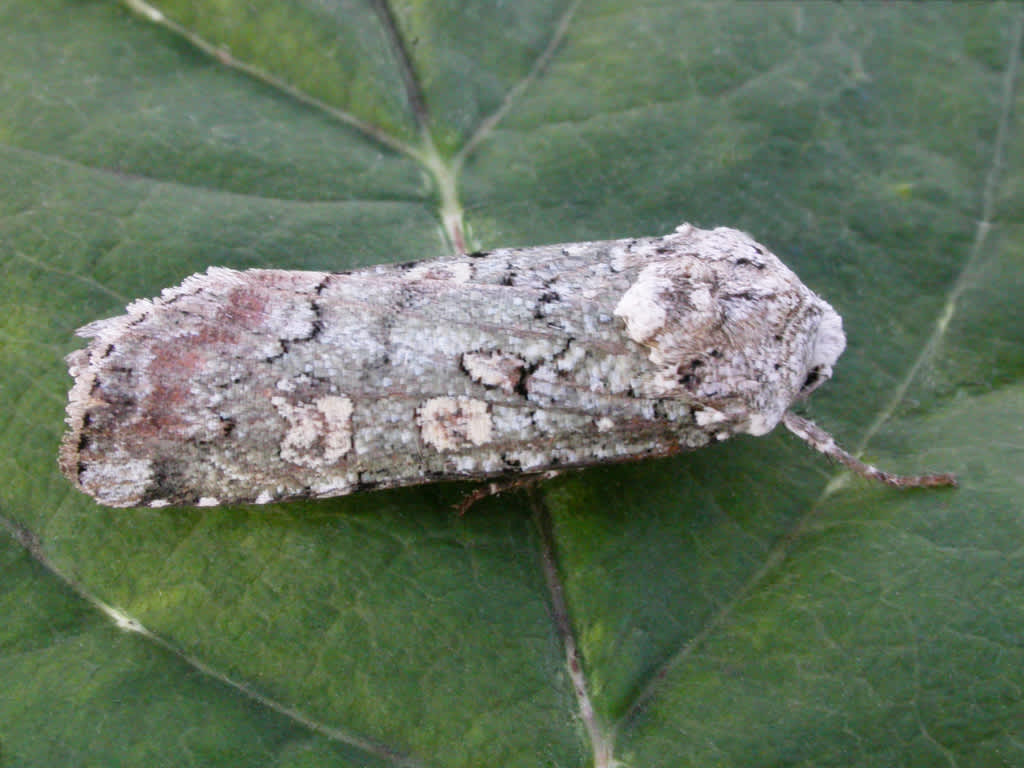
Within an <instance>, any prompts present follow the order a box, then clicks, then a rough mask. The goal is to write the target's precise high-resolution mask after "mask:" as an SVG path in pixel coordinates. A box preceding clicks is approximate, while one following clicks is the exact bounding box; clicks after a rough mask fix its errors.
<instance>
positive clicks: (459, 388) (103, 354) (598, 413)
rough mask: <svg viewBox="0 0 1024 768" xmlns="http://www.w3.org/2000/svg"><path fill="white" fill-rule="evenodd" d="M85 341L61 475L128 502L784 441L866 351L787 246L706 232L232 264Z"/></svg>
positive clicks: (252, 496) (86, 331)
mask: <svg viewBox="0 0 1024 768" xmlns="http://www.w3.org/2000/svg"><path fill="white" fill-rule="evenodd" d="M80 333H81V334H82V335H83V336H86V337H89V338H91V342H90V343H89V345H88V346H87V347H86V348H85V349H84V350H80V351H77V352H74V353H72V354H71V355H70V356H69V357H68V362H69V367H70V371H71V374H72V376H73V377H74V379H75V383H74V386H73V388H72V390H71V392H70V395H69V403H68V416H67V422H68V425H69V430H68V432H67V433H66V435H65V438H64V442H63V445H62V448H61V457H60V464H61V468H62V469H63V471H64V473H65V474H66V475H67V476H68V477H69V478H70V479H71V480H72V482H74V483H75V484H76V485H77V486H78V487H79V488H81V489H82V490H83V491H85V492H86V493H88V494H90V495H91V496H93V497H94V498H96V499H97V500H98V501H99V502H101V503H103V504H107V505H110V506H119V507H120V506H138V505H148V506H165V505H168V504H197V505H213V504H227V503H238V502H255V503H266V502H271V501H277V500H282V499H287V498H295V497H317V498H322V497H328V496H338V495H343V494H348V493H352V492H355V491H360V490H368V489H371V488H384V487H394V486H402V485H412V484H417V483H425V482H431V481H434V480H439V479H460V478H462V479H465V478H486V477H493V476H497V475H504V474H508V473H539V472H544V471H549V470H551V469H553V468H560V467H566V466H585V465H590V464H594V463H600V462H605V461H621V460H628V459H634V458H642V457H646V456H661V455H667V454H671V453H675V452H678V451H680V450H691V449H695V448H699V447H701V446H703V445H706V444H707V443H709V442H711V441H713V440H722V439H725V438H727V437H729V436H730V435H733V434H736V433H741V432H746V433H750V434H754V435H761V434H764V433H766V432H768V431H770V430H771V429H772V428H774V426H775V425H776V424H777V423H778V422H779V421H780V420H781V419H782V418H783V416H784V414H786V412H787V410H788V409H789V407H790V406H791V404H792V403H793V401H794V400H795V399H796V398H797V397H799V396H801V394H802V393H803V392H806V391H809V389H810V388H813V386H816V385H817V384H820V383H821V381H824V380H825V379H827V378H828V377H829V376H830V375H831V372H832V366H833V365H834V364H835V362H836V360H837V358H838V357H839V355H840V353H841V352H842V350H843V346H844V344H845V339H844V336H843V331H842V322H841V320H840V318H839V316H838V314H836V312H835V311H834V310H833V309H832V307H830V306H829V305H828V304H827V303H826V302H825V301H823V300H822V299H820V298H819V297H818V296H816V295H815V294H814V293H813V292H812V291H810V290H809V289H808V288H807V287H806V286H804V285H803V284H802V283H801V282H800V280H799V279H798V278H797V277H796V275H794V274H793V273H792V272H791V271H790V270H789V269H787V268H786V267H785V266H784V265H783V264H782V263H781V262H780V261H779V260H778V259H777V258H776V257H775V256H774V255H772V254H771V253H770V252H769V251H768V250H767V249H766V248H764V247H763V246H760V245H758V244H757V243H756V242H754V241H753V240H752V239H751V238H750V237H749V236H747V235H745V234H743V233H742V232H738V231H737V230H734V229H727V228H719V229H715V230H700V229H696V228H694V227H691V226H689V225H683V226H682V227H680V228H679V229H677V230H676V231H675V232H673V233H672V234H669V235H666V236H664V237H652V238H634V239H627V240H614V241H601V242H586V243H569V244H563V245H550V246H540V247H533V248H509V249H499V250H495V251H490V252H487V253H477V254H471V255H465V256H459V257H452V258H447V259H442V260H436V261H425V262H419V263H414V264H404V265H389V266H376V267H369V268H366V269H361V270H356V271H352V272H344V273H328V272H294V271H283V270H249V271H245V272H236V271H233V270H228V269H221V268H211V269H210V270H208V271H207V272H206V273H205V274H198V275H193V276H192V277H189V278H187V279H186V280H185V281H184V282H183V283H182V284H181V285H180V286H178V287H175V288H170V289H167V290H165V291H164V292H163V294H162V295H161V296H160V297H159V298H156V299H153V300H141V301H136V302H134V303H132V304H131V305H130V306H129V307H128V309H127V313H126V314H125V315H123V316H121V317H116V318H111V319H108V320H102V321H98V322H95V323H92V324H90V325H88V326H86V327H85V328H83V329H81V331H80ZM805 431H806V430H805ZM805 439H806V436H805ZM809 442H811V443H812V444H813V442H814V441H813V440H810V441H809Z"/></svg>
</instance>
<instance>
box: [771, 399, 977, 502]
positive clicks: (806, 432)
mask: <svg viewBox="0 0 1024 768" xmlns="http://www.w3.org/2000/svg"><path fill="white" fill-rule="evenodd" d="M782 423H783V424H785V425H786V428H787V429H788V430H789V431H790V432H792V433H793V434H794V435H796V436H797V437H799V438H800V439H801V440H803V441H804V442H805V443H807V444H808V445H809V446H811V447H812V448H814V449H815V450H816V451H821V452H822V453H824V454H825V455H826V456H828V457H829V458H830V459H832V460H833V461H838V462H839V463H840V464H842V465H843V466H844V467H846V468H847V469H849V470H850V471H852V472H856V473H857V474H858V475H860V476H861V477H867V478H869V479H871V480H877V481H878V482H880V483H885V484H886V485H891V486H892V487H893V488H938V487H943V486H949V487H953V488H955V487H956V485H957V482H956V476H954V475H952V474H950V473H948V472H940V473H936V474H929V475H894V474H892V473H891V472H884V471H882V470H881V469H879V468H878V467H875V466H872V465H871V464H865V463H864V462H863V461H861V460H860V459H857V458H855V457H854V456H851V455H850V454H849V453H847V452H846V451H845V450H843V448H841V447H840V446H839V444H838V443H836V441H835V438H834V437H832V435H830V434H829V433H828V432H826V431H825V430H823V429H822V428H821V427H819V426H818V425H817V424H815V423H814V422H813V421H809V420H808V419H805V418H803V417H802V416H797V415H796V414H795V413H793V412H791V411H786V413H785V414H784V415H783V417H782Z"/></svg>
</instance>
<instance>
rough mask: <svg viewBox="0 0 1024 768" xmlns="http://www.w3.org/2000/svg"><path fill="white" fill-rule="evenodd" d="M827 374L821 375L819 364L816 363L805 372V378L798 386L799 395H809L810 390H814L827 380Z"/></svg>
mask: <svg viewBox="0 0 1024 768" xmlns="http://www.w3.org/2000/svg"><path fill="white" fill-rule="evenodd" d="M827 378H828V377H827V376H823V375H822V371H821V366H820V365H816V366H814V367H813V368H811V370H810V371H809V372H808V374H807V378H806V379H804V383H803V386H801V387H800V394H801V395H809V394H810V393H811V392H813V391H814V390H816V389H817V388H818V387H820V386H821V385H822V384H824V383H825V381H826V380H827Z"/></svg>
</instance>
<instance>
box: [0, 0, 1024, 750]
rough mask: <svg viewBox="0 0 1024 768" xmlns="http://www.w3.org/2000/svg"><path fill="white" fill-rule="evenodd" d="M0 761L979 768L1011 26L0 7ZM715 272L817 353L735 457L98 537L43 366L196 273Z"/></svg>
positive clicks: (996, 546) (1020, 487) (806, 6)
mask: <svg viewBox="0 0 1024 768" xmlns="http://www.w3.org/2000/svg"><path fill="white" fill-rule="evenodd" d="M0 28H2V29H3V30H4V36H3V43H0V57H2V58H0V72H2V73H3V74H2V76H0V86H2V89H3V97H4V98H3V99H2V101H0V167H2V171H3V178H4V184H3V185H2V187H0V263H2V265H3V270H4V280H3V282H2V284H0V306H2V307H3V308H4V312H3V314H2V317H0V324H2V325H0V334H2V335H0V355H2V357H0V371H2V372H0V415H2V417H3V431H2V439H3V445H2V455H3V457H4V458H3V470H4V471H3V478H4V482H3V483H2V487H0V524H2V525H3V527H4V529H5V530H6V531H8V533H9V534H10V535H9V536H8V537H5V538H0V610H2V612H3V615H4V617H5V620H4V621H3V622H0V678H2V679H3V681H4V683H3V686H0V766H7V765H12V766H14V765H17V766H52V765H103V766H151V765H202V766H218V765H225V766H228V765H230V766H250V765H251V766H268V765H269V766H350V765H351V766H357V765H358V766H363V765H367V766H394V765H416V766H431V767H433V766H446V767H447V766H452V767H461V766H481V765H501V766H536V765H545V766H587V765H594V766H603V767H607V766H611V765H614V764H617V763H618V764H624V765H629V766H631V767H632V768H641V767H647V766H691V765H692V766H777V765H807V766H811V765H813V766H892V765H921V766H924V765H957V766H992V765H1007V766H1010V765H1020V764H1024V746H1022V745H1024V693H1022V692H1024V598H1022V595H1024V567H1022V565H1024V562H1022V555H1021V553H1022V552H1024V514H1022V511H1024V505H1022V502H1021V499H1022V498H1024V472H1022V470H1021V467H1024V375H1022V374H1024V344H1022V342H1021V340H1022V339H1024V313H1022V312H1021V311H1020V305H1021V301H1022V297H1024V277H1022V275H1024V258H1022V256H1021V248H1020V246H1019V244H1020V243H1021V242H1024V192H1022V190H1024V159H1022V153H1021V149H1020V148H1021V146H1022V145H1021V140H1022V138H1024V137H1022V132H1021V128H1020V127H1019V120H1018V116H1019V115H1020V114H1022V110H1021V107H1022V106H1024V105H1022V104H1021V103H1020V101H1021V97H1020V96H1019V95H1018V93H1019V92H1020V91H1021V88H1020V86H1019V81H1020V78H1021V63H1020V56H1021V47H1022V39H1024V32H1022V30H1024V16H1022V11H1021V10H1020V8H1019V7H1018V6H1015V5H1012V4H991V5H985V4H963V5H957V4H913V5H911V4H884V5H883V4H865V5H860V4H856V5H855V4H846V5H835V4H829V5H825V4H819V3H815V2H806V3H786V2H777V3H766V4H753V3H742V4H729V5H726V4H719V3H714V2H704V3H699V2H694V3H687V4H683V3H676V2H660V3H659V2H656V0H633V2H628V3H626V2H621V1H620V2H614V1H612V0H607V1H606V2H599V1H598V0H590V1H588V2H582V1H581V0H575V1H574V2H558V3H549V2H545V3H542V2H533V1H532V0H529V1H526V2H516V3H481V2H469V3H466V2H462V3H454V2H451V3H445V2H440V1H439V0H437V1H435V2H430V3H426V2H409V1H408V0H405V1H403V2H391V3H385V2H383V1H382V0H377V1H371V0H366V1H365V2H360V1H359V0H347V1H342V0H337V2H313V1H312V0H301V1H299V2H287V3H286V2H272V0H260V1H259V2H245V3H243V2H238V1H237V0H234V1H233V0H219V2H215V3H213V2H207V3H196V2H187V1H186V0H167V2H160V3H155V4H153V5H147V4H146V3H144V2H143V0H125V2H124V3H122V4H117V3H112V2H100V1H99V0H93V1H92V2H81V0H79V1H77V2H74V1H72V0H63V1H62V0H40V1H39V2H35V3H19V2H13V1H12V2H6V3H2V4H0ZM682 221H692V222H693V223H695V224H697V225H700V226H715V225H729V226H736V227H740V228H742V229H745V230H747V231H750V232H751V233H753V234H754V235H755V236H756V237H757V238H758V239H759V240H761V241H762V242H764V243H765V244H767V245H768V246H770V247H771V248H772V249H773V250H774V251H775V252H776V253H778V254H779V255H780V256H781V257H782V258H783V259H784V260H785V261H786V263H787V264H789V265H790V266H792V267H793V268H794V270H795V271H796V272H797V273H798V274H800V275H801V277H802V278H803V279H804V281H805V282H806V283H807V284H808V285H810V286H811V287H812V288H814V289H815V290H817V291H818V292H819V293H821V294H822V295H823V296H824V297H825V298H826V299H827V300H828V301H830V302H831V303H832V304H833V305H834V306H835V307H836V308H837V309H838V310H839V311H840V312H841V313H842V314H843V316H844V319H845V323H846V328H847V333H848V336H849V338H850V346H849V349H848V350H847V352H846V354H845V355H844V357H843V359H842V360H841V361H840V364H839V366H838V369H837V372H836V377H835V378H834V380H833V381H832V382H830V383H829V385H828V386H826V387H824V388H823V389H822V390H820V391H819V392H818V393H816V394H815V396H814V398H813V400H812V401H811V402H810V403H808V404H807V405H806V406H804V410H806V411H808V412H810V413H811V415H812V416H813V417H814V418H815V419H816V420H817V421H818V422H819V423H820V424H822V425H823V426H825V427H827V428H828V429H829V430H830V431H832V432H833V433H834V434H835V435H836V436H837V438H839V439H840V441H841V442H843V443H845V444H846V445H847V446H848V447H849V448H851V449H853V450H856V451H858V452H862V453H863V454H864V455H865V457H866V458H868V459H869V460H871V461H874V462H876V463H877V464H878V465H880V466H883V467H885V468H887V469H892V470H894V471H908V472H912V471H922V470H951V471H955V472H957V473H958V474H959V476H960V478H961V483H962V485H961V488H960V489H958V490H956V491H941V490H939V491H917V492H902V493H901V492H898V491H894V490H890V489H887V488H882V487H875V486H872V485H869V484H867V483H866V482H865V481H862V480H859V479H853V478H849V477H848V476H847V475H845V474H844V473H842V472H840V471H838V470H837V469H836V468H835V467H832V466H829V465H828V464H827V463H825V462H824V461H823V460H822V459H821V457H819V456H817V455H814V454H812V453H811V452H810V451H808V450H807V449H806V447H804V446H803V445H801V444H799V443H797V442H796V441H795V440H794V439H793V438H792V437H791V436H788V435H785V434H782V433H781V431H779V432H777V433H775V434H772V435H769V436H767V437H764V438H757V439H754V438H750V439H736V440H733V441H730V442H728V443H724V444H721V445H718V446H715V447H714V448H711V449H707V450H704V451H701V452H698V453H695V454H691V455H687V456H682V457H679V458H676V459H671V460H661V461H653V462H646V463H641V464H635V465H629V466H615V467H607V468H596V469H593V470H589V471H586V472H580V473H576V474H572V475H565V476H563V477H561V478H559V479H556V480H554V481H549V482H546V483H544V484H543V485H541V486H540V487H539V488H538V489H536V490H535V491H532V492H527V493H509V494H506V495H503V496H499V497H494V498H490V499H487V500H485V501H484V502H482V503H480V504H478V505H477V506H476V507H474V508H473V509H472V510H471V511H470V513H469V514H468V515H466V516H465V517H461V518H460V517H456V516H455V515H454V514H453V513H452V507H453V505H454V504H456V503H457V501H458V500H459V499H460V498H461V497H462V494H463V493H464V492H465V491H466V488H467V486H448V485H445V486H428V487H423V488H413V489H406V490H398V491H387V492H378V493H372V494H365V495H359V496H352V497H347V498H341V499H337V500H333V501H324V502H319V503H309V504H291V505H286V506H277V507H270V508H255V507H253V508H248V507H238V508H225V509H212V510H210V509H207V510H120V511H114V510H107V509H102V508H99V507H97V506H96V505H94V504H93V503H92V502H91V501H89V500H88V499H87V498H85V497H84V496H82V495H80V494H78V493H77V492H75V491H74V490H72V489H71V487H70V486H69V484H68V483H67V482H66V481H65V480H64V478H63V477H61V475H60V474H59V472H58V470H57V467H56V451H57V445H58V443H59V441H60V436H61V433H62V430H63V424H62V417H63V408H64V402H65V397H66V390H67V388H68V386H69V384H70V379H69V377H68V376H67V372H66V368H65V365H64V363H63V361H62V358H63V356H64V355H65V354H67V353H68V352H69V351H71V350H73V349H75V348H78V347H80V346H81V344H82V342H81V340H79V339H77V338H75V337H74V335H73V332H74V329H75V328H77V327H78V326H80V325H82V324H84V323H86V322H89V321H91V320H95V319H98V318H101V317H106V316H110V315H113V314H118V313H120V312H121V310H122V309H123V307H124V305H125V304H126V303H127V302H128V301H130V300H131V299H133V298H136V297H141V296H153V295H156V294H158V293H159V291H160V289H161V288H163V287H166V286H169V285H173V284H175V283H177V282H180V280H181V279H183V278H184V277H185V276H187V275H188V274H190V273H192V272H195V271H199V270H202V269H205V268H206V267H207V266H209V265H212V264H219V265H225V266H232V267H249V266H263V267H270V266H274V267H283V268H293V269H344V268H348V267H353V266H361V265H367V264H373V263H381V262H395V261H403V260H411V259H420V258H429V257H432V256H436V255H442V254H444V253H447V252H450V250H451V249H452V248H453V247H458V245H459V244H460V241H464V244H465V246H466V247H467V248H470V249H472V248H478V247H482V248H486V247H493V246H502V245H528V244H537V243H546V242H559V241H572V240H580V239H596V238H605V237H626V236H630V235H653V234H661V233H664V232H667V231H669V230H670V229H671V228H673V227H674V226H676V225H677V224H679V223H681V222H682Z"/></svg>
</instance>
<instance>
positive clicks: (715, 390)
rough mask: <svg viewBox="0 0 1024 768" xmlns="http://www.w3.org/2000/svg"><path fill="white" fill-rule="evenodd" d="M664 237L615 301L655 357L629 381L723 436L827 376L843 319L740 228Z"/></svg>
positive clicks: (749, 425) (763, 428) (767, 418)
mask: <svg viewBox="0 0 1024 768" xmlns="http://www.w3.org/2000/svg"><path fill="white" fill-rule="evenodd" d="M667 240H669V242H670V243H671V244H672V248H671V249H663V250H662V251H661V252H659V254H658V256H657V258H654V259H650V260H648V261H647V262H646V263H645V265H644V266H642V268H640V269H639V270H638V272H637V275H636V279H635V280H634V282H633V283H632V285H631V286H630V288H629V290H627V291H626V293H625V294H624V295H623V296H622V298H621V299H620V300H619V303H618V305H617V307H616V309H615V314H616V315H618V316H619V317H621V318H622V319H623V321H624V323H625V329H626V334H627V336H629V338H631V339H632V340H633V341H634V342H637V343H639V344H642V345H644V346H645V347H647V348H648V349H649V354H648V358H649V360H650V362H651V363H652V364H653V370H652V371H651V373H650V375H649V377H648V378H647V379H646V380H645V381H644V382H643V383H642V385H641V386H640V387H636V388H635V389H637V390H638V394H641V395H642V396H645V397H653V398H676V399H681V400H685V401H687V402H690V403H692V404H693V406H694V412H695V413H696V414H698V417H697V418H698V423H700V419H701V418H704V419H706V420H708V423H709V424H711V423H713V424H715V429H716V430H717V431H718V434H720V436H728V435H730V434H734V433H738V432H746V433H749V434H753V435H761V434H765V433H766V432H769V431H771V430H772V429H773V428H774V427H775V425H776V424H777V423H778V422H779V421H780V420H781V419H782V416H783V414H784V413H785V412H786V411H787V410H788V409H789V407H790V405H792V403H793V401H794V400H796V399H798V398H801V397H804V396H806V395H807V394H809V393H810V392H812V391H813V390H814V389H816V388H817V387H819V386H820V385H821V384H823V383H824V382H825V381H827V380H828V379H829V377H831V375H832V366H833V365H834V364H835V362H836V360H837V359H838V358H839V355H840V354H841V353H842V351H843V348H844V346H845V344H846V340H845V336H844V335H843V327H842V320H841V319H840V317H839V315H838V314H837V313H836V311H835V310H834V309H832V307H831V306H829V305H828V303H827V302H825V301H824V300H822V299H821V298H819V297H818V296H817V295H816V294H815V293H814V292H812V291H811V290H810V289H809V288H807V287H806V286H805V285H804V284H803V283H802V282H800V279H799V278H798V277H797V276H796V275H795V274H794V273H793V272H792V271H791V270H789V269H788V268H787V267H786V266H785V265H784V264H783V263H782V262H781V261H779V259H778V258H777V257H775V256H774V255H773V254H772V253H770V252H769V251H768V250H767V249H766V248H765V247H764V246H762V245H759V244H758V243H756V242H755V241H754V240H752V239H751V238H750V237H749V236H748V235H746V234H744V233H742V232H738V231H737V230H733V229H716V230H711V231H707V230H698V229H688V230H680V231H678V232H677V234H676V236H675V237H673V238H671V239H668V238H667ZM702 412H703V413H705V414H707V415H705V416H704V417H701V416H700V415H699V414H700V413H702Z"/></svg>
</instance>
